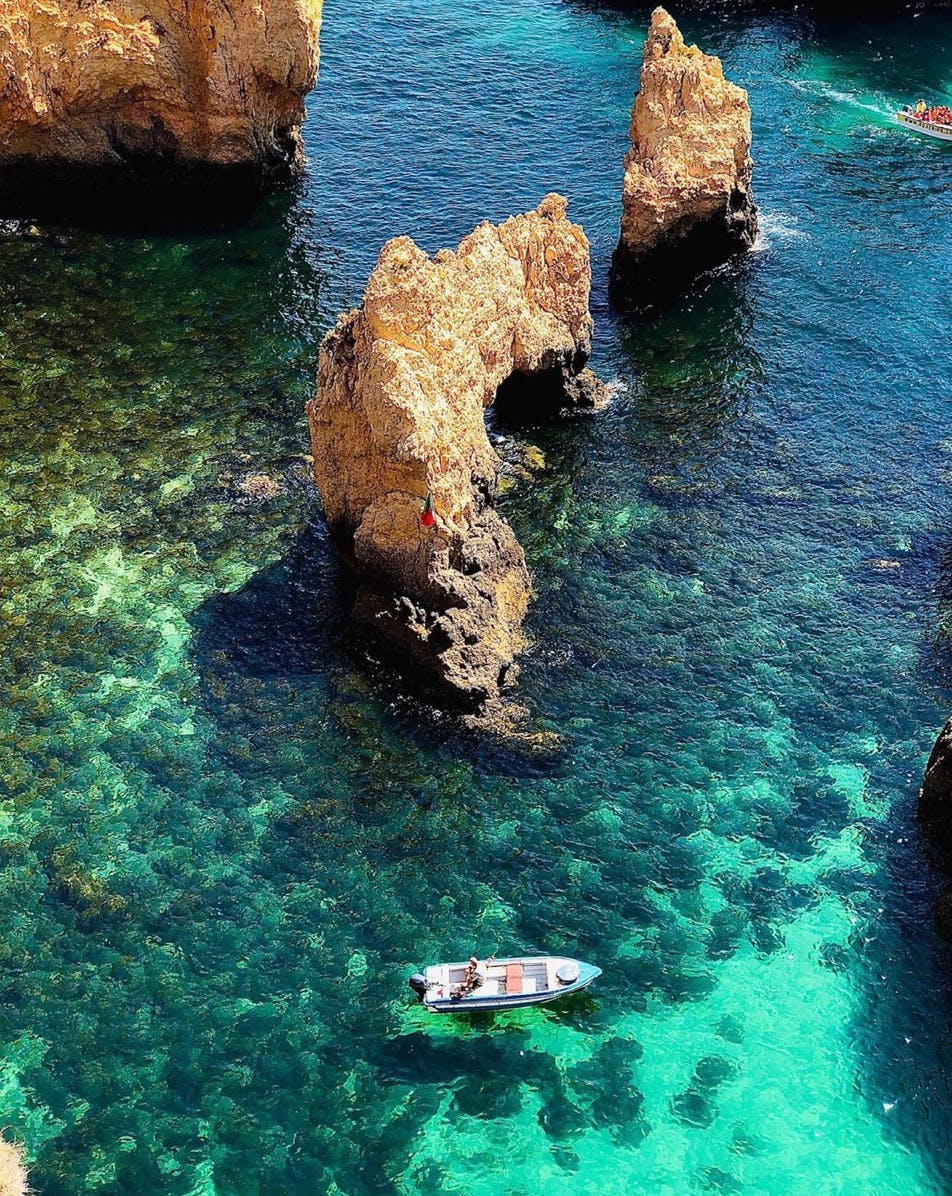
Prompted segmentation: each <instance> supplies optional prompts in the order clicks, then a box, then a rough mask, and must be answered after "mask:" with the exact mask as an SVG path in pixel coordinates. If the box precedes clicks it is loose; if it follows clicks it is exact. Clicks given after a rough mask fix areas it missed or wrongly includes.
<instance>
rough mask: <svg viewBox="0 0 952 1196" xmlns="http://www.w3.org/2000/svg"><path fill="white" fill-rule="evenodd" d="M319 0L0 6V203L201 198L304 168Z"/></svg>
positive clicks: (87, 0)
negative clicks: (187, 193) (186, 192)
mask: <svg viewBox="0 0 952 1196" xmlns="http://www.w3.org/2000/svg"><path fill="white" fill-rule="evenodd" d="M321 4H322V0H241V2H240V3H234V2H231V0H0V73H2V77H3V87H2V89H0V183H2V188H0V202H2V205H3V208H4V209H5V210H7V211H10V210H11V208H12V209H16V208H20V209H21V210H23V209H25V210H26V211H27V213H28V214H33V212H32V209H33V208H34V207H35V206H36V204H37V203H38V202H40V201H42V200H44V199H45V200H46V201H48V202H54V197H52V196H50V195H49V189H50V188H51V187H52V188H53V189H54V191H55V192H56V193H57V197H56V198H58V199H59V201H60V202H61V203H62V204H63V205H64V206H67V207H68V206H69V205H70V204H74V203H75V202H76V200H77V194H78V193H81V192H83V190H84V189H87V190H88V191H90V192H93V191H95V192H96V194H97V196H98V199H97V202H101V199H102V196H103V193H104V192H108V190H109V189H110V188H112V187H116V188H118V189H120V190H124V189H125V188H126V187H129V186H135V185H141V193H142V196H143V198H144V199H150V198H151V199H153V200H154V201H155V203H156V204H160V203H164V202H167V198H168V197H167V194H166V191H167V190H168V192H169V193H171V191H172V190H173V189H174V188H179V189H181V188H182V187H184V186H186V185H187V184H189V183H194V184H196V186H195V189H194V191H195V198H196V199H198V198H200V197H201V196H203V195H204V191H206V190H207V189H208V188H210V187H211V188H212V189H213V190H214V189H215V184H220V187H219V189H218V190H219V194H218V195H215V196H213V197H210V202H212V203H214V202H218V200H219V199H227V198H228V197H229V196H231V195H236V194H244V193H246V192H247V191H249V190H251V191H253V190H257V189H260V188H261V187H263V186H264V185H266V184H267V183H268V182H270V181H272V180H274V179H276V178H280V177H281V176H283V175H286V174H287V173H289V172H290V171H293V170H294V169H295V167H296V166H297V165H298V164H299V162H300V158H301V141H300V125H301V121H302V119H303V115H304V97H305V95H306V94H307V92H308V91H309V90H310V89H311V87H312V86H313V85H314V81H315V79H316V76H317V65H318V34H319V30H320V20H321Z"/></svg>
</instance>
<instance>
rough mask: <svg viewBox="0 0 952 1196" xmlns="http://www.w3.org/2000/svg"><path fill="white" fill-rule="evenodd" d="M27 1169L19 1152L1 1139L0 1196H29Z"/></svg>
mask: <svg viewBox="0 0 952 1196" xmlns="http://www.w3.org/2000/svg"><path fill="white" fill-rule="evenodd" d="M27 1191H28V1184H27V1174H26V1168H25V1167H24V1166H23V1158H22V1156H21V1154H20V1152H19V1150H18V1149H17V1148H16V1147H15V1146H13V1145H12V1144H11V1143H10V1142H7V1141H6V1139H4V1138H0V1196H27Z"/></svg>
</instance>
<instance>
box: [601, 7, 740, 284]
mask: <svg viewBox="0 0 952 1196" xmlns="http://www.w3.org/2000/svg"><path fill="white" fill-rule="evenodd" d="M750 142H751V132H750V104H749V102H748V98H747V92H746V91H745V90H744V89H743V88H742V87H737V86H735V84H733V83H730V82H729V81H728V80H727V79H725V78H724V71H723V68H722V66H721V62H720V59H719V58H715V57H713V56H711V55H708V54H704V53H702V52H701V51H700V50H699V49H698V48H697V46H688V45H686V44H685V42H684V38H683V37H682V36H681V33H680V31H679V29H678V27H677V25H676V24H675V22H674V20H673V18H672V17H671V16H670V15H669V14H668V13H667V12H666V11H665V10H664V9H663V8H656V9H655V10H654V12H653V14H652V17H651V27H650V29H649V31H648V37H647V40H646V41H645V45H644V56H643V62H642V68H641V86H640V90H639V92H638V95H637V96H636V98H635V105H634V109H633V111H632V118H631V149H630V150H629V152H628V155H627V157H626V158H625V177H624V186H623V191H622V219H621V238H620V242H619V249H618V252H617V253H616V260H615V272H616V275H617V274H619V273H621V274H624V273H625V272H626V270H628V271H637V270H638V269H639V268H641V267H643V266H645V265H649V266H650V264H651V258H652V256H653V255H661V254H665V253H666V251H668V252H667V256H668V257H669V259H670V258H671V257H672V256H673V255H674V254H676V253H677V252H678V251H683V252H684V254H685V255H686V257H687V259H688V260H687V261H685V262H684V263H680V264H683V265H684V266H686V267H688V268H690V267H692V266H696V267H697V268H705V267H706V266H708V265H710V264H712V262H713V261H715V260H717V259H719V258H723V257H726V256H728V255H729V254H730V253H731V252H736V251H737V250H739V249H744V248H749V247H750V245H752V244H753V240H754V236H755V234H756V209H755V208H754V205H753V199H752V196H751V190H750V181H751V170H752V163H751V157H750ZM692 259H693V260H692Z"/></svg>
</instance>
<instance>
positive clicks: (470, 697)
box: [308, 195, 598, 711]
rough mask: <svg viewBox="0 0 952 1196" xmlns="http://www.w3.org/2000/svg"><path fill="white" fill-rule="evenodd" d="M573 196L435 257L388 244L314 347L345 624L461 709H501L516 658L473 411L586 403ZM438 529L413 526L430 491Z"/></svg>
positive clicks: (511, 547) (584, 286) (521, 566)
mask: <svg viewBox="0 0 952 1196" xmlns="http://www.w3.org/2000/svg"><path fill="white" fill-rule="evenodd" d="M565 211H566V203H565V200H564V199H562V198H561V197H560V196H557V195H549V196H547V197H546V198H545V199H544V200H543V201H542V203H541V204H540V205H539V208H538V209H537V210H536V211H534V212H529V213H527V214H525V215H523V216H516V217H513V218H511V219H509V220H506V221H505V222H504V223H503V224H501V225H499V226H494V225H491V224H488V223H485V224H481V225H480V226H479V227H478V228H477V229H476V230H475V231H474V232H473V233H471V234H470V235H469V236H468V237H466V238H465V239H464V240H463V241H462V242H461V244H460V246H459V248H458V249H457V250H455V251H453V252H451V251H449V250H443V251H441V252H440V253H438V254H437V255H436V257H435V258H432V259H431V258H430V257H428V256H427V254H425V253H424V252H423V250H421V249H419V248H418V247H417V246H416V245H415V244H414V242H413V241H411V240H410V239H409V238H408V237H398V238H397V239H395V240H393V241H390V242H388V243H387V244H386V245H385V246H384V248H383V250H382V251H381V254H380V257H379V260H378V262H377V265H376V267H375V268H374V271H373V273H372V274H371V277H370V281H369V282H368V285H367V290H366V293H365V295H364V302H363V306H362V307H361V308H360V309H359V310H357V311H353V312H350V313H349V314H348V315H345V316H343V317H342V318H341V319H340V321H339V322H338V325H337V327H336V328H335V329H334V330H333V331H332V332H330V333H329V334H328V335H327V337H326V338H325V340H324V343H323V345H322V347H321V353H320V364H319V367H318V383H317V395H316V397H315V398H314V399H313V400H312V401H311V402H310V403H309V404H308V419H309V422H310V428H311V440H312V447H313V454H314V471H315V477H316V480H317V484H318V487H319V489H320V492H321V498H322V500H323V504H324V510H325V513H326V515H327V521H328V524H329V526H330V529H331V532H332V534H333V536H334V539H335V541H336V543H337V545H338V547H339V549H340V551H341V553H342V555H343V557H344V559H345V560H346V561H347V562H348V564H349V565H350V566H351V568H352V569H353V570H354V572H355V575H356V577H357V580H358V593H357V599H356V603H355V609H354V614H355V617H356V618H357V619H358V620H359V621H360V622H361V623H363V624H364V625H366V626H367V627H369V628H370V629H371V630H372V632H373V633H374V634H375V635H376V637H377V639H378V640H379V642H380V643H381V644H382V645H383V646H384V648H385V649H386V650H388V651H389V652H390V653H391V654H392V655H396V656H397V657H398V658H399V659H401V660H402V661H403V662H404V663H405V664H406V666H407V668H408V669H409V670H410V671H412V672H413V673H414V674H415V675H417V676H418V677H422V678H425V679H428V680H429V681H430V682H431V683H432V684H433V685H434V686H435V687H436V688H437V689H438V690H439V691H440V693H441V695H442V697H443V698H444V699H445V698H449V699H450V700H451V701H452V702H453V703H454V704H456V705H458V706H459V707H461V708H462V709H464V710H469V711H474V710H486V709H487V708H489V707H492V706H493V705H494V704H495V703H498V701H499V695H500V690H501V688H502V687H503V686H504V685H505V683H506V681H507V679H510V678H511V672H512V665H513V660H514V658H515V656H516V655H517V654H518V652H519V651H520V649H521V648H522V646H523V636H522V631H521V626H522V621H523V618H524V616H525V613H526V608H527V606H528V604H529V599H530V596H531V593H532V586H531V581H530V578H529V572H528V570H527V568H526V562H525V557H524V555H523V551H522V548H521V547H520V545H519V543H518V541H517V540H516V537H515V536H514V534H513V532H512V530H511V529H510V527H509V526H508V524H507V523H506V522H505V521H504V520H503V519H502V518H501V517H500V516H499V514H498V513H497V512H496V511H495V509H494V507H493V500H494V498H495V494H496V485H497V468H498V459H497V456H496V453H495V451H494V450H493V448H492V446H491V444H490V443H489V439H488V437H487V435H486V427H485V423H484V418H483V412H484V409H485V408H486V407H488V406H489V405H490V404H491V403H493V401H494V400H495V399H496V396H497V394H500V392H501V397H502V398H503V399H505V401H506V402H507V403H509V404H510V405H512V406H513V407H514V408H518V409H522V410H525V409H526V407H527V406H532V407H534V408H535V409H536V410H538V409H543V410H545V409H548V410H551V409H553V408H556V407H558V406H565V405H569V404H572V403H577V404H580V405H587V404H588V405H590V404H592V403H593V402H594V401H595V399H596V398H597V396H598V385H597V384H596V383H595V382H594V381H593V376H592V375H591V373H590V371H588V370H585V369H584V366H585V363H586V361H587V359H588V354H589V348H590V343H591V335H592V319H591V316H590V315H589V309H588V301H589V290H590V287H591V267H590V263H589V246H588V241H587V239H586V237H585V234H584V233H583V231H582V229H581V228H580V227H579V226H578V225H576V224H572V223H571V222H570V221H569V220H568V219H567V217H566V214H565ZM428 495H429V496H430V497H431V498H432V505H433V511H434V518H435V525H434V526H432V527H428V526H426V523H427V522H428V520H427V519H423V520H421V513H422V512H423V509H424V505H425V502H426V499H427V496H428Z"/></svg>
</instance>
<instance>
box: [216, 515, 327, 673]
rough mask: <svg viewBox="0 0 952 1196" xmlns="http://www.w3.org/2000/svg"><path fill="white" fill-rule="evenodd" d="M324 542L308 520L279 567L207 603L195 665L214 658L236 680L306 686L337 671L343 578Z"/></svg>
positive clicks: (318, 526) (320, 527) (322, 530)
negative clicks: (270, 679)
mask: <svg viewBox="0 0 952 1196" xmlns="http://www.w3.org/2000/svg"><path fill="white" fill-rule="evenodd" d="M327 539H328V538H327V532H326V529H325V528H324V526H323V524H322V523H321V522H319V521H318V520H312V521H311V522H310V523H309V524H308V525H307V527H306V528H305V529H304V531H303V532H302V533H301V535H300V536H299V537H298V539H297V540H296V541H295V542H294V544H293V545H292V547H291V549H290V551H289V552H288V553H287V554H286V555H285V556H284V557H283V558H282V559H281V560H280V561H278V562H277V563H276V564H274V565H272V566H271V567H270V568H267V569H264V570H262V571H261V572H259V573H256V574H255V575H254V577H252V579H251V580H250V581H249V582H247V583H246V584H245V585H244V586H242V587H241V589H239V590H236V591H234V592H232V593H226V594H216V595H215V596H214V597H212V598H210V599H209V600H208V601H207V602H205V603H204V604H203V605H202V606H201V607H200V608H199V610H198V611H197V612H196V614H195V616H194V623H195V626H196V631H197V634H196V637H195V648H194V653H195V657H196V660H197V661H198V662H199V664H200V665H207V664H209V663H210V662H212V661H216V660H217V661H219V662H221V664H220V665H219V666H218V667H219V668H220V667H222V666H224V667H225V668H226V669H227V670H228V671H229V672H231V673H232V674H233V675H234V676H235V677H236V678H238V677H241V676H243V675H244V676H254V677H264V678H266V677H280V678H282V679H285V680H288V679H291V678H295V679H302V680H305V681H306V680H307V679H309V678H317V677H322V676H325V675H327V673H328V672H329V671H330V670H331V669H332V668H333V667H334V666H335V665H336V666H337V667H341V666H342V664H343V662H344V657H343V643H344V638H345V632H346V617H345V611H344V608H343V605H342V602H341V591H342V587H343V579H342V577H341V574H340V571H339V569H338V567H337V564H336V561H335V559H334V556H333V554H332V552H331V551H330V548H329V545H328V542H327ZM204 671H205V670H204V669H203V672H204ZM216 671H217V669H216Z"/></svg>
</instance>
